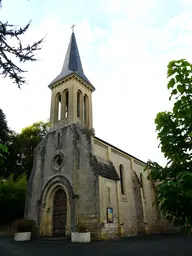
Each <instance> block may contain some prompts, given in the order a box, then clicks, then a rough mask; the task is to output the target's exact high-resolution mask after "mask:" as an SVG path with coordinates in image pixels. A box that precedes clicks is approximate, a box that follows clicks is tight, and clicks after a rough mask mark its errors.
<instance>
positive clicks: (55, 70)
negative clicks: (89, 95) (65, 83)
mask: <svg viewBox="0 0 192 256" xmlns="http://www.w3.org/2000/svg"><path fill="white" fill-rule="evenodd" d="M0 17H1V21H7V20H8V21H9V23H12V24H17V25H20V26H24V25H26V23H27V22H28V21H29V20H31V26H30V28H29V30H28V32H27V33H26V35H25V36H23V42H24V43H26V44H28V43H32V42H34V41H36V40H38V39H40V38H42V37H44V36H45V40H44V43H43V47H42V50H41V51H40V52H39V53H38V55H37V57H38V59H39V61H38V62H35V63H28V64H25V66H24V68H25V69H26V70H28V72H27V73H26V74H25V75H26V78H27V81H28V83H27V84H25V85H23V86H22V88H21V90H20V89H18V88H17V86H16V84H14V83H13V81H11V80H10V79H9V78H0V108H1V109H2V110H3V111H4V113H5V114H6V116H7V120H8V124H9V127H10V128H11V129H13V130H15V131H16V132H20V131H21V129H22V128H24V127H26V126H29V125H31V124H32V123H34V122H36V121H40V120H44V121H47V120H48V119H49V115H50V99H51V91H50V89H49V88H48V84H49V83H50V82H51V81H52V80H53V79H54V78H55V77H56V76H57V75H58V74H59V73H60V71H61V67H62V64H63V61H64V57H65V53H66V50H67V46H68V43H69V39H70V35H71V29H70V27H71V25H72V24H76V27H75V35H76V39H77V44H78V48H79V52H80V56H81V61H82V65H83V69H84V73H85V75H86V76H87V77H88V79H89V80H90V81H91V83H92V84H93V85H94V87H95V88H96V91H95V92H94V93H93V125H94V129H95V132H96V136H97V137H99V138H101V139H103V140H105V141H107V142H109V143H110V144H113V145H114V146H116V147H119V148H121V149H122V150H124V151H126V152H127V153H129V154H131V155H133V156H135V157H137V158H139V159H141V160H143V161H147V160H148V159H151V160H153V161H157V162H159V163H160V164H162V165H164V164H165V163H166V160H165V159H164V157H163V154H162V153H161V150H160V148H158V144H159V142H158V141H157V133H156V131H155V124H154V119H155V117H156V115H157V113H158V112H160V111H166V110H170V109H171V106H172V104H171V102H169V91H168V90H167V78H166V72H167V64H168V62H169V61H171V60H173V59H175V60H176V59H181V58H186V59H187V60H188V61H190V62H192V29H191V28H192V0H91V1H90V0H73V1H71V0H65V1H63V0H55V1H53V0H52V1H51V0H41V1H39V0H30V1H27V0H3V2H2V9H0Z"/></svg>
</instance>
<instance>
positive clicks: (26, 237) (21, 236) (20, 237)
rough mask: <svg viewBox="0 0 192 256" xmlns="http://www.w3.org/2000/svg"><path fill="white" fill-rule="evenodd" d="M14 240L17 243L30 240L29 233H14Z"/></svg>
mask: <svg viewBox="0 0 192 256" xmlns="http://www.w3.org/2000/svg"><path fill="white" fill-rule="evenodd" d="M14 240H15V241H17V242H19V241H29V240H31V232H19V233H15V236H14Z"/></svg>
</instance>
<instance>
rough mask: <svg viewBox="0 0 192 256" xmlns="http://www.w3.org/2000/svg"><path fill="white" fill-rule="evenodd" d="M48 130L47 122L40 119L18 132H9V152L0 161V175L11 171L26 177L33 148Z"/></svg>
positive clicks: (31, 162)
mask: <svg viewBox="0 0 192 256" xmlns="http://www.w3.org/2000/svg"><path fill="white" fill-rule="evenodd" d="M48 130H49V124H48V123H44V122H42V121H40V122H36V123H34V124H32V125H31V126H28V127H26V128H24V129H23V130H22V132H21V133H20V134H17V133H15V132H13V131H12V132H10V133H9V137H8V145H7V147H8V152H9V154H7V155H5V156H6V160H5V161H4V162H3V163H2V162H1V163H0V176H1V177H4V178H7V177H9V176H10V175H11V174H12V173H13V174H14V178H17V177H19V176H20V175H22V174H23V173H26V175H27V179H28V178H29V176H30V173H31V170H32V167H33V155H34V149H35V148H36V147H37V145H38V144H39V143H40V141H41V140H42V139H43V138H44V137H45V136H46V134H47V133H48Z"/></svg>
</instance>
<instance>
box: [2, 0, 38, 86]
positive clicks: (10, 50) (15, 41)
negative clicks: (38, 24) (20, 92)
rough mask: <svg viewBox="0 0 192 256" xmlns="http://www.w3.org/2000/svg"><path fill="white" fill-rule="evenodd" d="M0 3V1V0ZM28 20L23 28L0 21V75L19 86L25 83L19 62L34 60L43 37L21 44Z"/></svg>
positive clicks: (23, 71) (27, 27) (27, 26)
mask: <svg viewBox="0 0 192 256" xmlns="http://www.w3.org/2000/svg"><path fill="white" fill-rule="evenodd" d="M0 5H1V1H0ZM29 26H30V22H29V23H28V24H27V25H26V26H25V27H23V28H21V27H18V26H15V25H13V24H9V23H8V21H6V22H3V21H0V75H2V76H3V77H9V78H11V79H12V80H13V81H14V82H15V83H16V84H17V85H18V87H19V88H20V86H21V85H22V84H24V83H26V80H25V77H24V73H25V72H26V70H23V69H22V68H21V65H20V64H21V63H25V62H29V61H36V60H37V59H36V57H35V53H36V52H37V51H38V50H40V49H41V45H42V42H43V39H41V40H39V41H37V42H34V43H32V44H28V45H23V43H22V40H21V39H22V36H23V35H24V34H26V32H27V31H28V29H29Z"/></svg>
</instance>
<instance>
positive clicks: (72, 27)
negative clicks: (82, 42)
mask: <svg viewBox="0 0 192 256" xmlns="http://www.w3.org/2000/svg"><path fill="white" fill-rule="evenodd" d="M75 26H76V25H75V24H73V25H72V26H71V29H72V32H74V27H75Z"/></svg>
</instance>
